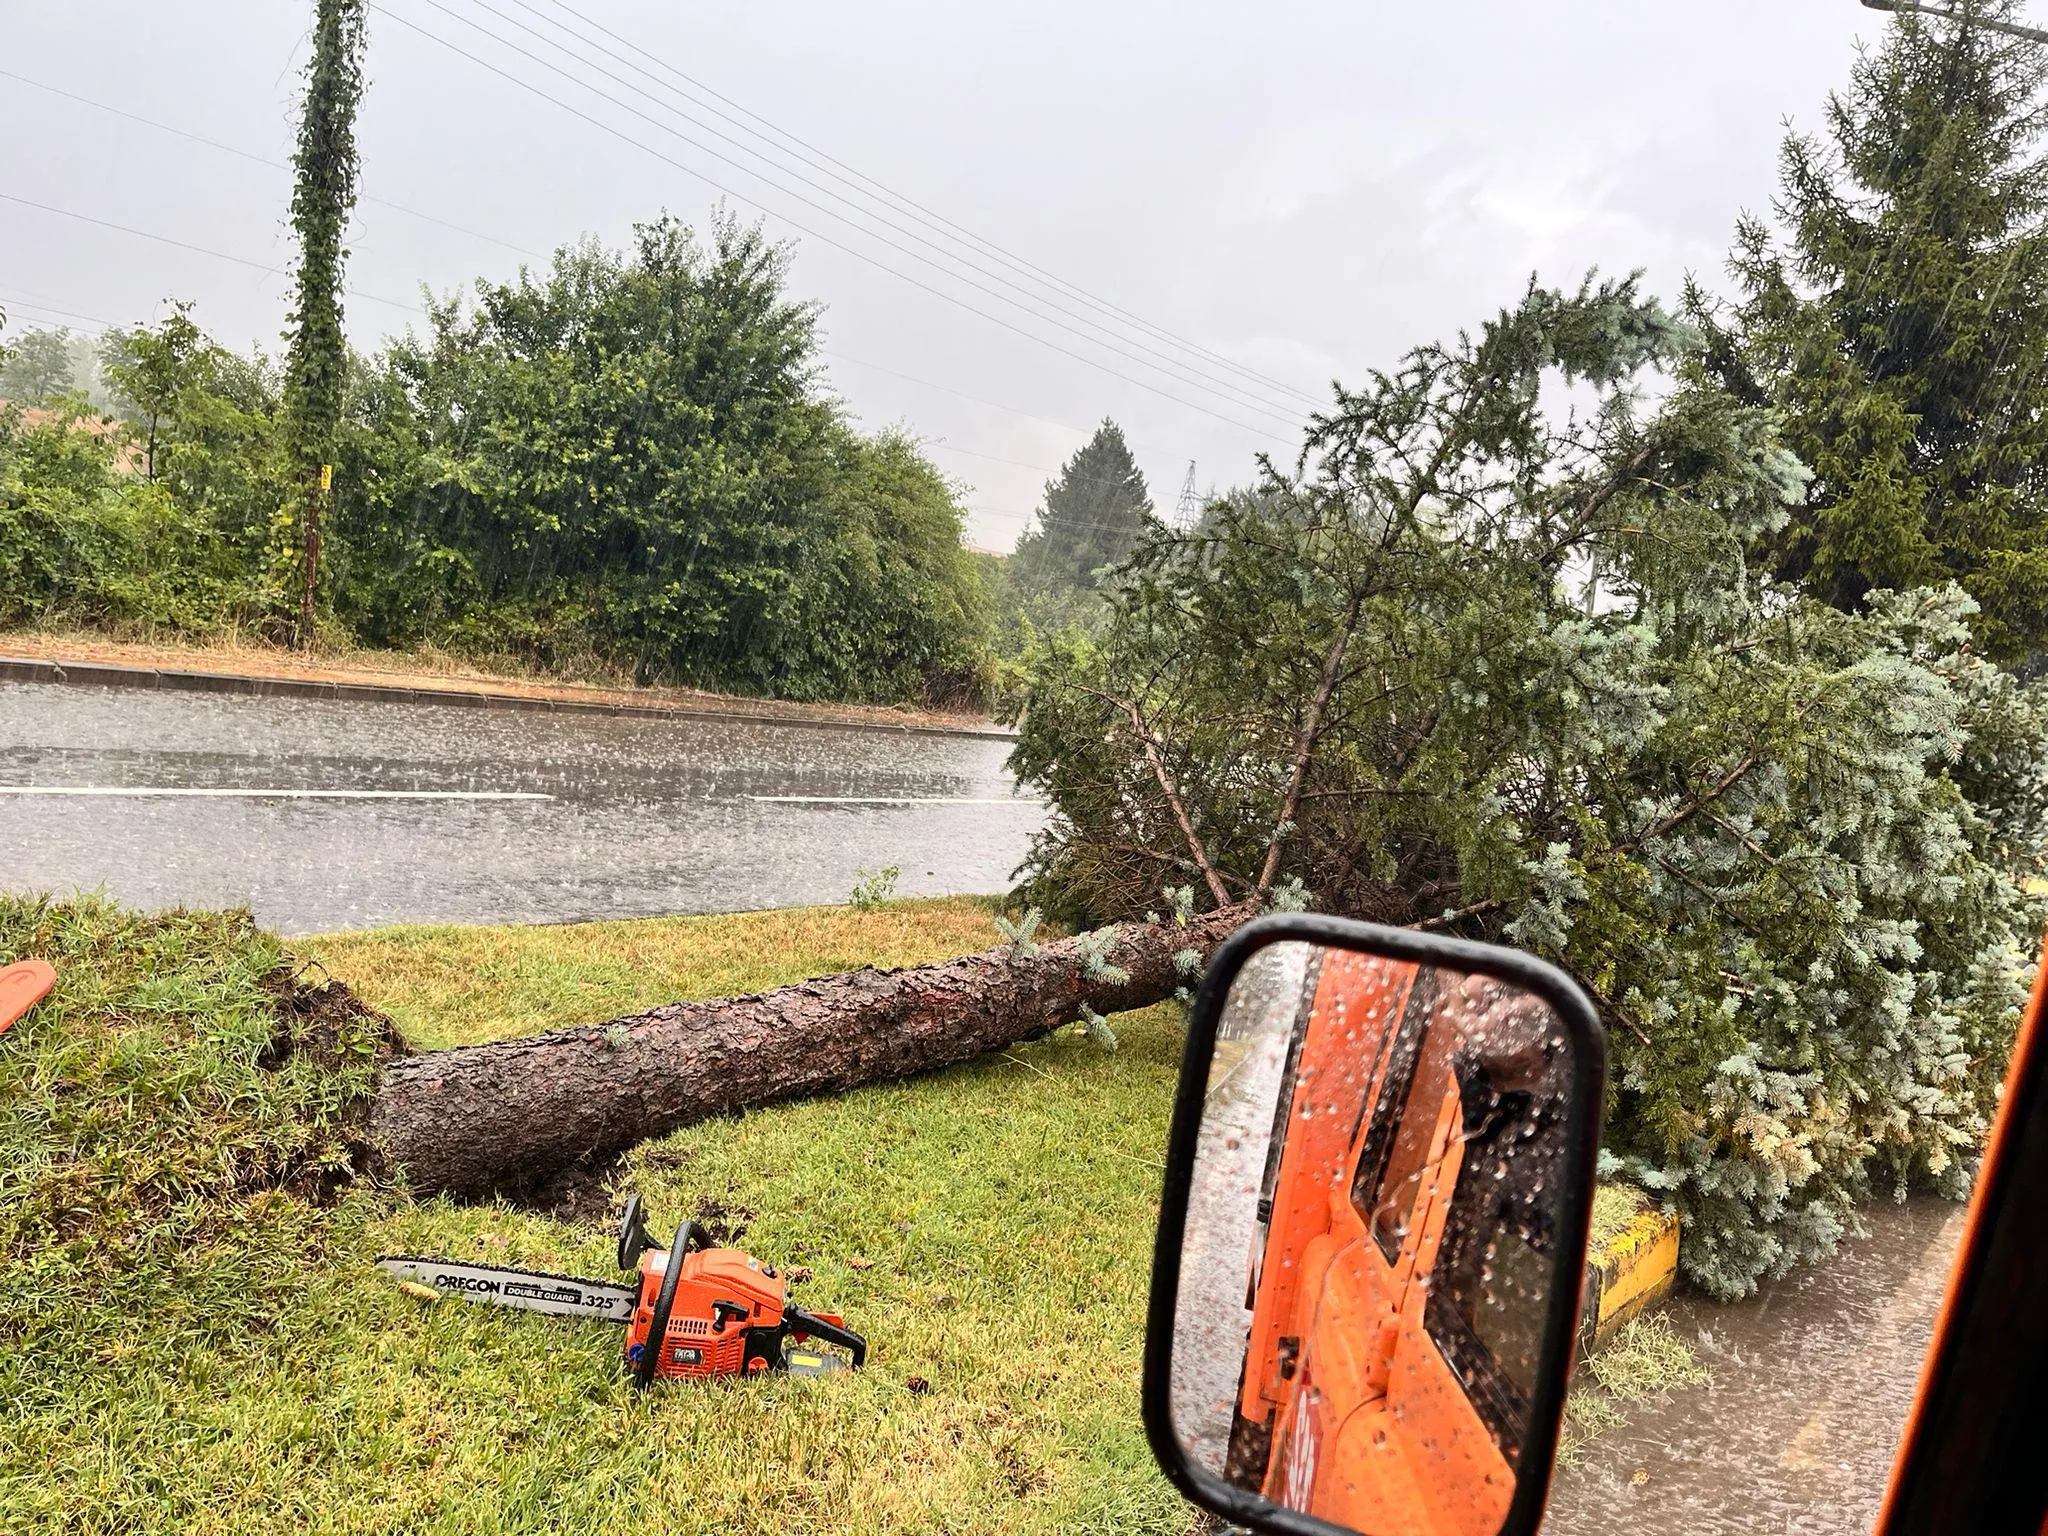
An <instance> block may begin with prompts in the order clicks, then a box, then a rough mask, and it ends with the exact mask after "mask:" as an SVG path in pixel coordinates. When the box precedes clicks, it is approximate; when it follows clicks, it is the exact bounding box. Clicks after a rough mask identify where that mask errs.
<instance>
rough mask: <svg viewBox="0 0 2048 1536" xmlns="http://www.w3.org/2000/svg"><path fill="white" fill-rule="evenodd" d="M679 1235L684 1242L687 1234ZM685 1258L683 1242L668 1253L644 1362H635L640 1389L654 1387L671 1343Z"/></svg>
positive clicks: (643, 1350)
mask: <svg viewBox="0 0 2048 1536" xmlns="http://www.w3.org/2000/svg"><path fill="white" fill-rule="evenodd" d="M688 1225H689V1226H695V1225H696V1223H695V1222H690V1223H689V1224H688ZM676 1235H677V1237H678V1238H680V1237H681V1236H682V1235H683V1234H682V1233H680V1232H679V1233H677V1234H676ZM683 1255H684V1248H683V1245H682V1243H681V1242H678V1243H677V1244H676V1245H675V1246H674V1247H673V1248H671V1249H669V1251H668V1264H667V1266H666V1267H665V1268H664V1269H663V1270H662V1272H661V1289H660V1290H659V1291H658V1292H656V1293H655V1297H654V1313H653V1315H652V1316H650V1317H649V1318H648V1319H647V1342H646V1343H644V1344H642V1345H641V1346H640V1358H639V1359H638V1360H636V1361H634V1362H633V1384H634V1385H635V1386H637V1387H643V1388H644V1387H648V1386H651V1385H652V1384H653V1382H654V1373H655V1371H656V1370H657V1369H659V1368H660V1365H661V1351H662V1348H663V1346H664V1345H665V1344H666V1343H667V1342H668V1315H669V1313H671V1312H673V1311H674V1310H675V1307H676V1282H677V1281H678V1280H680V1279H682V1278H683Z"/></svg>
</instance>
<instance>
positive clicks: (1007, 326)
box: [373, 0, 1278, 438]
mask: <svg viewBox="0 0 2048 1536" xmlns="http://www.w3.org/2000/svg"><path fill="white" fill-rule="evenodd" d="M427 3H428V4H430V5H434V6H435V8H436V9H445V8H443V7H441V6H439V5H438V4H437V3H436V0H427ZM373 9H375V10H376V11H377V13H378V14H379V15H381V16H383V17H385V18H386V19H387V20H390V21H394V22H396V23H398V25H400V26H402V27H404V28H406V29H407V30H408V31H411V32H416V33H418V34H419V35H420V36H421V37H424V38H426V39H427V40H428V41H429V42H432V43H435V44H437V45H438V46H440V47H442V48H446V49H447V50H448V51H449V52H451V53H453V54H456V55H457V56H458V57H460V58H464V59H467V60H469V61H470V62H471V63H472V64H475V65H477V66H478V67H479V68H481V69H486V70H488V71H490V72H491V73H492V74H494V75H497V76H498V77H499V78H500V79H503V80H505V81H508V82H510V83H511V84H513V85H516V86H518V87H520V88H521V89H522V90H525V91H527V92H529V93H530V94H532V95H534V96H537V97H539V98H540V99H541V100H543V101H546V102H548V103H549V104H550V105H552V106H554V107H557V108H559V109H560V110H562V111H564V112H567V113H569V114H570V115H571V116H573V117H577V118H580V119H581V120H582V121H584V122H586V123H589V124H590V125H591V126H593V127H595V128H598V129H600V130H602V131H603V132H605V133H608V134H610V135H612V137H614V138H616V139H618V140H620V141H621V142H623V143H626V144H630V145H632V146H633V147H634V148H636V149H639V150H642V151H643V152H645V153H647V154H649V155H652V156H653V157H654V158H655V159H657V160H660V161H662V162H663V163H664V164H666V165H670V166H673V167H674V168H675V169H677V170H679V171H682V172H683V173H684V174H685V175H688V176H692V177H694V178H696V179H697V180H699V181H702V182H703V183H704V184H705V185H706V186H709V187H712V188H714V189H716V190H717V191H720V192H723V193H724V194H725V195H726V196H728V197H731V198H735V199H737V200H738V201H740V202H743V203H746V204H748V205H750V206H752V207H755V208H760V209H762V211H764V212H770V213H773V214H774V215H775V217H776V218H778V219H780V220H781V221H782V222H783V223H785V224H787V225H789V226H790V227H791V228H793V229H795V230H797V231H799V232H800V233H802V234H805V235H808V236H810V237H811V238H812V239H814V240H818V241H822V242H823V243H824V244H826V245H829V246H831V247H833V248H834V249H835V250H840V251H844V252H845V253H846V254H847V255H849V256H852V257H853V258H854V259H855V260H858V261H862V262H866V263H867V264H868V265H870V266H873V267H875V268H876V269H877V270H879V271H882V272H885V273H887V274H888V275H890V276H891V277H894V278H896V279H897V280H898V281H900V282H904V283H907V284H909V285H910V286H911V287H913V288H917V289H920V290H922V291H923V292H925V293H929V294H931V295H932V296H933V297H935V298H939V299H943V300H944V301H945V302H946V303H948V304H952V305H954V306H956V307H958V308H960V309H963V310H965V311H967V312H968V313H969V314H971V315H975V316H978V317H979V318H981V319H983V320H986V321H988V322H989V323H990V324H991V325H997V326H1001V327H1002V328H1003V329H1004V330H1006V331H1010V332H1012V333H1014V334H1016V335H1018V336H1021V337H1023V338H1025V339H1026V340H1027V341H1033V342H1036V343H1037V344H1038V345H1040V346H1042V347H1046V348H1049V349H1050V350H1052V351H1054V352H1058V353H1060V354H1061V355H1063V356H1066V357H1070V358H1072V359H1073V360H1074V361H1076V362H1078V363H1083V364H1085V365H1087V366H1088V367H1091V368H1094V369H1096V370H1098V371H1100V372H1102V373H1105V374H1108V375H1109V376H1110V377H1111V378H1115V379H1121V380H1122V381H1123V382H1124V383H1126V384H1130V385H1133V386H1135V387H1136V388H1139V389H1143V390H1146V391H1147V392H1149V393H1151V394H1155V395H1158V396H1160V397H1161V398H1162V399H1165V400H1170V401H1172V402H1173V403H1174V404H1176V405H1180V406H1185V407H1186V408H1187V409H1189V410H1193V411H1200V412H1201V413H1202V414H1203V415H1205V416H1211V417H1214V418H1215V419H1216V420H1218V421H1221V422H1225V423H1227V424H1228V425H1230V426H1233V427H1236V428H1237V429H1238V430H1239V431H1241V432H1246V433H1249V434H1251V435H1252V436H1254V437H1261V438H1268V437H1271V436H1273V435H1274V434H1273V432H1272V430H1271V429H1267V428H1260V427H1255V426H1252V425H1250V424H1249V423H1247V422H1243V421H1239V420H1237V419H1236V418H1235V417H1232V416H1226V415H1225V414H1223V413H1222V412H1221V411H1217V410H1212V409H1210V408H1209V407H1208V406H1205V405H1202V404H1200V403H1198V402H1196V401H1193V400H1188V399H1185V398H1183V397H1182V396H1179V395H1176V394H1173V393H1172V392H1170V391H1168V390H1165V389H1162V388H1160V387H1159V386H1158V385H1156V384H1153V383H1150V382H1148V381H1146V380H1144V379H1139V378H1133V377H1132V376H1131V375H1130V374H1127V373H1123V372H1121V371H1119V370H1117V369H1115V368H1112V367H1110V366H1109V365H1107V364H1106V363H1103V362H1101V361H1099V360H1098V359H1095V358H1091V357H1087V356H1084V355H1083V354H1081V353H1079V352H1076V351H1074V350H1072V349H1071V348H1069V347H1066V346H1063V345H1061V344H1060V343H1058V342H1056V341H1053V340H1052V339H1050V338H1049V337H1045V336H1041V335H1038V334H1037V333H1035V332H1033V331H1030V330H1027V329H1025V328H1024V327H1022V326H1019V325H1017V324H1014V323H1013V322H1011V321H1009V320H1005V319H1004V318H1002V317H1001V316H1000V315H992V314H990V313H989V312H988V311H987V310H985V309H980V308H978V307H976V306H975V305H973V304H971V303H969V302H968V301H967V300H965V299H963V298H961V297H959V296H958V295H957V294H953V293H949V292H947V291H946V290H945V289H943V288H938V287H934V286H933V285H932V284H930V283H927V282H925V281H923V280H922V279H919V278H916V277H913V276H911V275H910V274H909V273H907V272H904V271H901V270H900V269H898V268H896V267H892V266H890V265H889V264H888V263H887V262H884V261H882V260H880V259H879V258H877V257H875V256H873V255H871V254H869V253H868V252H866V251H863V250H861V249H859V248H858V247H856V246H851V245H848V244H847V243H846V242H845V241H843V240H838V239H835V238H833V237H832V236H830V235H827V234H825V233H823V232H822V231H820V230H817V229H815V228H813V227H811V226H809V225H806V224H803V223H801V222H799V221H798V220H796V219H793V218H791V217H790V216H789V215H788V214H786V213H783V212H781V211H780V210H776V209H770V208H768V207H767V206H766V205H764V204H763V203H762V202H761V201H760V200H759V199H758V198H753V197H748V196H746V195H745V194H744V193H741V192H738V191H736V190H734V189H733V188H731V187H728V186H726V185H725V184H724V183H722V182H720V181H718V180H716V179H715V178H713V177H711V176H709V175H706V174H705V173H704V172H703V171H702V170H699V169H698V168H696V167H695V166H691V165H687V164H685V163H684V162H682V161H680V160H677V159H676V158H674V157H673V156H671V155H666V154H663V153H662V152H661V151H660V150H658V149H655V148H654V147H653V146H651V145H648V144H645V143H643V142H641V141H640V140H638V139H635V138H634V137H632V136H631V135H630V134H627V133H625V132H624V131H622V130H621V129H619V128H616V127H614V126H613V125H612V124H610V123H607V122H605V121H604V120H603V119H601V118H597V117H593V116H591V115H590V114H589V113H587V112H584V111H582V110H581V109H579V108H577V107H574V106H571V105H570V104H569V103H567V102H565V101H563V100H561V99H560V98H559V97H556V96H551V95H549V94H548V93H547V92H546V91H544V90H542V89H541V88H540V87H539V86H536V85H534V84H533V83H532V82H530V81H527V80H523V79H521V78H520V77H519V76H517V75H515V74H512V73H510V72H509V71H507V70H505V69H502V68H500V67H499V66H498V65H496V64H493V63H491V62H489V61H488V60H485V59H482V58H479V57H478V56H477V55H476V54H474V53H471V52H470V51H469V50H467V49H465V48H463V47H461V46H460V45H459V44H456V43H451V42H449V41H448V40H447V39H446V38H444V37H440V36H438V35H437V34H435V33H432V32H429V31H428V30H427V29H426V28H424V27H422V26H420V25H419V24H418V23H417V22H414V21H412V20H410V19H408V18H406V17H404V16H401V15H399V14H398V13H397V12H395V11H393V10H391V9H389V8H388V7H387V6H384V5H374V6H373ZM457 19H458V20H459V19H460V18H457ZM468 25H470V26H471V29H472V30H474V31H478V32H482V33H483V35H484V36H486V37H490V38H492V39H493V40H494V41H496V42H498V43H500V44H501V45H502V46H504V47H506V48H509V49H510V50H511V51H512V52H514V53H518V54H520V55H521V56H523V57H525V58H527V59H529V60H531V61H532V62H534V63H536V64H538V65H540V67H541V68H543V69H546V70H548V71H549V72H550V73H553V74H556V75H558V76H561V77H562V78H564V79H567V80H569V81H571V82H572V83H574V84H577V85H581V86H582V87H583V89H585V90H586V91H589V92H590V93H591V94H592V95H594V96H597V97H598V98H599V99H600V100H603V101H607V102H610V103H611V104H612V105H613V106H616V107H619V108H620V109H621V110H623V111H626V112H629V113H631V114H632V115H633V116H634V117H637V118H639V119H640V120H641V121H642V122H645V123H647V124H649V125H650V126H651V127H654V128H656V129H659V130H660V131H661V132H663V133H666V134H669V135H670V136H671V137H674V138H678V139H681V140H682V141H683V142H684V143H688V144H692V145H693V147H695V148H698V149H703V148H704V146H702V145H700V144H696V143H695V141H693V140H691V139H690V138H689V137H688V136H687V135H684V134H681V133H678V132H677V131H676V130H675V129H673V128H670V127H669V126H667V125H666V124H664V123H661V122H659V121H657V120H656V119H654V118H652V117H649V116H648V115H647V114H646V113H644V112H642V111H640V110H639V109H638V108H636V107H634V106H632V105H631V104H630V103H627V102H622V101H620V100H619V99H618V98H617V97H614V96H610V95H607V94H606V93H605V92H604V91H602V90H599V89H598V88H597V87H595V86H592V85H590V84H589V83H588V82H586V81H581V80H578V79H576V77H575V76H573V75H570V74H568V72H567V71H564V70H562V69H560V68H558V67H556V66H555V65H552V64H549V63H548V62H547V61H546V60H545V59H541V58H539V57H537V56H536V55H534V54H532V53H530V52H528V51H527V50H526V49H523V48H521V47H519V45H518V44H516V43H510V42H507V41H506V40H505V39H503V38H499V37H497V36H496V35H495V34H493V33H491V32H489V31H488V30H486V29H484V28H480V27H476V26H475V25H474V24H473V23H470V24H468ZM706 153H709V154H712V156H713V157H714V158H716V159H721V160H728V163H730V161H729V158H728V157H726V156H722V155H719V154H717V152H716V151H709V150H707V151H706ZM741 169H744V167H741ZM749 174H756V173H749ZM757 179H760V180H764V181H765V180H766V179H767V178H765V177H757ZM771 185H773V183H771ZM778 190H781V191H785V192H786V191H787V189H786V188H778ZM790 195H792V196H796V197H797V199H798V201H800V202H804V203H806V204H809V205H810V206H814V207H815V206H817V205H816V204H811V203H810V200H809V199H808V198H804V197H802V195H801V194H790ZM822 211H825V212H827V214H828V216H830V217H837V216H836V215H831V214H830V213H829V210H822ZM870 238H874V239H877V240H880V243H881V244H883V245H885V246H889V247H890V248H891V249H895V250H898V251H904V248H903V247H901V246H898V245H896V244H895V243H894V242H893V241H890V240H886V239H882V238H881V237H879V236H872V235H871V236H870ZM904 254H907V255H912V256H915V254H916V253H915V252H909V251H904ZM1098 345H1102V346H1103V347H1104V349H1105V350H1108V351H1115V350H1116V349H1115V348H1113V347H1110V346H1108V344H1106V343H1098ZM1275 414H1276V415H1277V414H1278V413H1275Z"/></svg>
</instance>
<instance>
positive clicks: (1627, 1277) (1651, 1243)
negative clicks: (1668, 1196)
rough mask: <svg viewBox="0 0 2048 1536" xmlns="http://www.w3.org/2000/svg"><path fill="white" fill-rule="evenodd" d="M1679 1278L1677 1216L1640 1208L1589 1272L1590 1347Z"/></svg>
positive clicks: (1587, 1333) (1586, 1339)
mask: <svg viewBox="0 0 2048 1536" xmlns="http://www.w3.org/2000/svg"><path fill="white" fill-rule="evenodd" d="M1677 1280H1678V1218H1677V1217H1676V1216H1667V1215H1665V1214H1664V1213H1663V1212H1662V1211H1639V1212H1637V1213H1636V1215H1635V1217H1634V1218H1633V1219H1631V1220H1630V1222H1629V1224H1628V1225H1627V1226H1625V1227H1623V1228H1622V1229H1621V1230H1620V1231H1619V1232H1617V1233H1615V1235H1614V1236H1613V1238H1612V1239H1610V1240H1609V1242H1608V1244H1607V1247H1606V1248H1605V1249H1604V1250H1603V1251H1602V1252H1600V1253H1599V1254H1597V1255H1595V1256H1594V1259H1593V1262H1592V1264H1591V1265H1589V1266H1588V1269H1587V1273H1586V1329H1585V1337H1584V1338H1583V1339H1582V1340H1581V1341H1580V1342H1581V1343H1582V1344H1583V1345H1584V1346H1585V1347H1587V1348H1591V1347H1592V1346H1593V1345H1594V1344H1597V1343H1599V1342H1601V1341H1602V1340H1604V1339H1606V1338H1607V1336H1608V1335H1609V1334H1611V1333H1612V1332H1613V1331H1614V1330H1615V1329H1616V1328H1619V1327H1620V1326H1621V1325H1622V1324H1623V1323H1625V1322H1627V1321H1628V1320H1629V1319H1630V1318H1632V1317H1634V1316H1635V1315H1636V1314H1637V1313H1639V1312H1641V1311H1642V1310H1643V1309H1644V1308H1645V1307H1647V1306H1649V1305H1650V1303H1651V1302H1653V1301H1656V1300H1658V1299H1659V1298H1661V1297H1663V1296H1665V1295H1667V1294H1668V1293H1669V1292H1670V1290H1671V1287H1672V1286H1673V1285H1674V1284H1676V1283H1677Z"/></svg>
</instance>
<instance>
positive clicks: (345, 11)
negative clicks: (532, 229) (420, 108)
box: [277, 0, 364, 648]
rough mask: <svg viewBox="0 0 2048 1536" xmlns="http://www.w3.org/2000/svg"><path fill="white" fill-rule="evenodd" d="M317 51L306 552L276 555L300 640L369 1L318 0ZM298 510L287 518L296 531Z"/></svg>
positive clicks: (352, 193)
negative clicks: (293, 593)
mask: <svg viewBox="0 0 2048 1536" xmlns="http://www.w3.org/2000/svg"><path fill="white" fill-rule="evenodd" d="M314 10H315V17H314V25H313V58H312V62H311V63H310V64H308V65H307V67H306V103H305V110H304V112H303V113H302V114H301V116H300V118H299V146H298V152H297V153H296V154H295V155H294V156H293V157H292V164H293V169H294V171H295V173H296V178H297V179H296V185H295V186H294V188H293V190H292V227H293V229H294V230H295V231H296V232H297V234H298V238H299V265H298V274H297V283H296V293H295V295H294V298H293V304H292V313H291V319H290V324H289V327H288V330H287V337H288V340H289V343H290V350H289V354H288V356H287V358H286V362H285V382H284V404H285V420H286V431H287V439H286V441H287V450H288V452H289V454H290V463H291V471H292V488H293V494H294V495H296V496H297V497H298V498H299V518H298V524H299V527H298V532H299V534H300V539H299V545H300V547H299V550H298V551H297V554H298V556H299V558H298V560H297V561H296V562H294V561H293V560H292V555H293V553H294V551H292V550H291V548H290V545H289V542H287V544H286V546H285V547H284V548H283V549H280V550H279V551H278V552H277V553H278V555H279V564H280V565H281V566H282V567H283V568H284V569H286V570H289V569H290V567H291V566H292V565H293V564H294V563H296V564H297V565H298V566H299V574H300V576H301V582H300V589H299V612H298V618H297V622H296V623H295V625H294V626H293V636H292V638H293V640H294V642H295V643H296V644H297V645H298V646H300V647H301V648H304V647H306V646H309V645H311V644H312V643H313V611H314V601H315V598H316V596H317V595H318V591H319V580H320V522H321V515H322V513H323V512H324V511H325V510H326V507H327V503H328V500H329V498H330V496H331V494H332V490H333V475H334V471H333V463H334V448H335V442H336V437H337V433H338V429H339V425H340V421H341V403H342V391H343V390H344V388H345V387H346V385H347V379H348V339H347V337H346V336H345V335H344V334H343V332H342V312H341V298H342V273H343V268H344V267H345V265H346V264H347V260H348V249H347V247H346V245H345V244H344V241H345V240H346V239H347V235H348V221H349V216H350V214H351V213H352V212H353V211H354V209H355V202H356V173H357V162H356V106H357V104H358V103H359V102H360V101H361V100H362V94H363V38H364V28H363V0H315V4H314ZM290 526H291V524H290V517H289V512H287V517H286V519H285V520H284V524H283V527H284V530H285V531H286V533H287V539H288V537H289V530H290Z"/></svg>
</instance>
